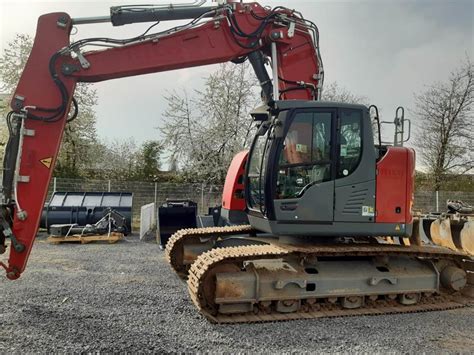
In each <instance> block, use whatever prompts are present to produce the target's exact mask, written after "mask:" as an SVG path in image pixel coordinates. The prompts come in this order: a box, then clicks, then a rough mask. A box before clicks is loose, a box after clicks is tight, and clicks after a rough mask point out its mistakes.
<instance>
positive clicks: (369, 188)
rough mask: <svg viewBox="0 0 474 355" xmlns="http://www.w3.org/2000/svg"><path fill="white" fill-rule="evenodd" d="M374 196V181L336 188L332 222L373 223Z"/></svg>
mask: <svg viewBox="0 0 474 355" xmlns="http://www.w3.org/2000/svg"><path fill="white" fill-rule="evenodd" d="M368 170H369V171H370V170H373V169H368ZM374 196H375V180H370V181H366V182H356V183H353V184H350V185H345V186H337V187H336V204H335V211H334V221H336V222H373V221H374V214H375V212H374V206H375V198H374Z"/></svg>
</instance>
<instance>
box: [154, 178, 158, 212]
mask: <svg viewBox="0 0 474 355" xmlns="http://www.w3.org/2000/svg"><path fill="white" fill-rule="evenodd" d="M154 202H155V208H156V203H157V202H158V182H156V181H155V199H154Z"/></svg>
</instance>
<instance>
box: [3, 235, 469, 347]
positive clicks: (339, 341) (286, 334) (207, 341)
mask: <svg viewBox="0 0 474 355" xmlns="http://www.w3.org/2000/svg"><path fill="white" fill-rule="evenodd" d="M1 276H2V278H0V287H1V296H0V300H1V306H0V307H1V310H0V353H11V352H16V353H25V352H34V353H37V352H41V353H50V352H83V351H85V352H97V351H102V352H118V351H129V352H136V351H143V352H203V351H210V352H252V353H253V352H265V353H279V352H285V353H288V352H341V351H349V352H356V351H357V352H359V351H360V352H388V351H391V352H419V351H423V352H432V351H436V352H446V351H453V352H474V330H473V329H474V308H472V307H471V308H463V309H458V310H452V311H444V312H430V313H419V314H403V315H389V316H373V317H367V316H365V317H352V318H332V319H319V320H301V321H291V322H281V323H266V324H241V325H225V326H222V325H213V324H210V323H209V322H208V321H206V320H205V319H204V318H203V317H202V316H200V315H199V314H198V313H197V311H196V310H195V308H194V306H193V305H192V304H191V301H190V300H189V299H188V294H187V290H186V285H185V283H183V282H182V281H181V280H179V279H178V277H177V276H175V275H174V274H173V272H172V271H171V269H170V268H169V266H168V265H167V263H166V261H165V259H164V253H163V251H161V250H160V249H159V248H158V245H157V244H155V243H153V242H140V241H138V238H137V237H128V238H127V239H126V240H125V241H123V242H119V243H117V244H112V245H109V244H95V243H91V244H87V245H80V244H61V245H50V244H47V243H46V241H45V239H44V237H40V238H38V240H37V241H36V244H35V246H34V248H33V251H32V253H31V257H30V262H29V267H28V268H27V270H26V272H25V273H24V274H23V276H22V277H21V278H20V279H19V280H16V281H8V280H7V279H6V278H4V275H3V273H2V275H1Z"/></svg>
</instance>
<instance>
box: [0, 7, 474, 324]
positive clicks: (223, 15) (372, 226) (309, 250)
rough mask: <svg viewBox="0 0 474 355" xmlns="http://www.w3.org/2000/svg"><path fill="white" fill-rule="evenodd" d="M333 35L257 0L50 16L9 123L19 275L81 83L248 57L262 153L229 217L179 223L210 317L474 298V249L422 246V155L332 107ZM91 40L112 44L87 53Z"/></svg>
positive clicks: (10, 194)
mask: <svg viewBox="0 0 474 355" xmlns="http://www.w3.org/2000/svg"><path fill="white" fill-rule="evenodd" d="M184 19H189V20H190V22H188V23H187V24H185V25H180V26H177V27H174V28H171V29H169V30H166V31H162V32H158V33H149V32H150V31H151V29H152V27H153V26H154V24H153V25H152V26H150V28H149V29H148V30H147V31H146V32H145V33H143V34H141V35H138V36H136V37H133V38H129V39H112V38H106V37H95V38H87V39H81V40H78V41H76V42H72V43H71V42H70V40H69V37H70V32H71V29H72V28H73V26H79V25H84V24H88V23H99V22H111V23H112V24H113V25H114V26H121V25H125V24H129V23H138V22H153V23H157V22H159V21H166V20H184ZM318 42H319V33H318V28H317V27H316V25H315V24H314V23H312V22H311V21H309V20H307V19H305V18H304V17H303V16H302V15H301V14H300V13H298V12H297V11H295V10H290V9H287V8H284V7H281V6H278V7H275V8H273V9H270V8H267V7H262V6H261V5H259V4H258V3H242V2H233V1H228V2H225V3H220V4H216V5H214V6H208V7H206V6H202V3H201V4H194V5H189V4H187V5H175V6H161V7H156V6H149V5H131V6H116V7H112V8H111V13H110V15H109V16H104V17H92V18H71V17H70V16H69V15H68V14H66V13H51V14H46V15H43V16H41V17H40V18H39V21H38V27H37V33H36V37H35V41H34V46H33V49H32V51H31V54H30V57H29V59H28V62H27V64H26V67H25V69H24V71H23V74H22V76H21V79H20V82H19V83H18V87H17V89H16V91H15V93H14V95H13V99H12V102H11V108H12V111H11V112H10V113H9V114H8V116H7V123H8V127H9V131H10V138H9V141H8V145H7V149H6V155H5V160H4V175H3V187H2V204H1V217H0V223H1V227H0V229H1V234H0V246H1V249H2V250H1V252H5V250H6V246H7V244H6V242H5V241H6V240H7V239H8V240H9V241H10V243H9V244H10V257H9V260H8V263H6V264H4V263H1V265H2V266H3V267H4V268H5V269H6V273H7V277H8V278H10V279H16V278H18V277H19V276H20V274H21V273H22V272H23V271H24V269H25V266H26V262H27V259H28V255H29V253H30V251H31V247H32V243H33V241H34V238H35V235H36V233H37V229H38V224H39V220H40V215H41V210H42V207H43V204H44V201H45V198H46V194H47V188H48V185H49V182H50V179H51V175H52V171H53V167H54V164H55V161H56V158H57V155H58V150H59V147H60V142H61V136H62V134H63V131H64V127H65V125H66V124H67V123H68V122H70V121H71V120H73V119H74V118H75V116H76V115H77V110H78V107H77V103H76V102H75V100H74V88H75V85H76V83H77V82H97V81H102V80H109V79H115V78H120V77H126V76H132V75H140V74H147V73H152V72H160V71H166V70H174V69H179V68H185V67H192V66H198V65H206V64H211V63H220V62H227V61H232V62H234V63H236V64H239V63H241V62H243V61H245V60H248V61H249V62H250V63H251V64H252V67H253V69H254V71H255V74H256V76H257V78H258V80H259V82H260V85H261V88H262V100H263V103H264V104H263V105H262V106H261V107H259V108H257V109H255V110H254V111H253V112H252V113H251V116H252V118H253V120H255V122H256V123H257V126H258V130H257V132H256V135H255V138H254V141H253V143H252V146H251V148H250V151H249V152H242V153H239V154H238V155H237V156H236V157H235V158H234V160H233V162H232V164H231V166H230V169H229V171H228V174H227V178H226V182H225V187H224V193H223V203H222V211H223V212H222V214H223V217H224V218H225V219H226V220H227V222H228V225H227V226H223V227H214V228H202V229H186V230H181V231H178V232H177V233H176V234H175V235H174V236H173V237H171V238H170V240H169V242H168V244H167V247H166V251H165V253H166V258H167V259H168V261H169V262H170V264H171V266H172V267H173V269H174V270H175V271H176V272H177V273H178V274H179V275H180V276H181V277H183V278H187V279H188V281H187V282H188V286H189V292H190V296H191V299H192V301H193V302H194V303H195V304H196V306H197V307H198V309H199V310H200V312H201V313H202V314H204V315H205V316H206V317H207V318H208V319H210V320H212V321H215V322H222V323H226V322H227V323H232V322H251V321H267V320H269V321H272V320H287V319H297V318H316V317H329V316H341V315H349V314H381V313H398V312H416V311H427V310H439V309H448V308H455V307H461V306H464V305H466V304H467V303H469V302H471V300H472V296H473V286H472V284H473V278H472V273H471V271H472V270H473V260H472V258H471V257H470V256H469V255H468V253H466V252H465V251H464V250H462V249H458V248H456V246H455V248H451V249H450V248H445V247H441V246H437V245H433V243H431V245H427V244H425V243H423V242H422V238H421V236H420V233H419V231H421V230H422V228H420V227H419V226H418V224H417V221H416V220H414V218H413V216H412V205H413V190H414V167H415V153H414V151H413V150H412V149H409V148H404V147H400V146H388V145H385V144H383V143H382V142H381V139H380V128H379V134H378V142H374V137H373V133H372V121H371V117H370V112H369V108H368V107H366V106H363V105H354V104H344V103H335V102H322V101H319V99H320V96H321V90H322V83H323V75H324V72H323V65H322V60H321V56H320V53H319V44H318ZM92 47H99V49H97V48H96V50H85V48H88V49H90V48H92ZM266 62H269V63H271V71H272V78H270V76H269V74H268V72H267V69H266V67H265V63H266ZM71 106H72V107H73V109H72V110H71ZM70 111H72V112H70ZM402 121H403V120H402ZM376 122H377V123H378V125H379V126H380V120H379V119H378V115H376ZM398 123H400V122H398ZM399 126H400V125H399ZM396 127H397V124H396ZM393 240H397V241H398V244H393ZM389 241H390V242H391V243H390V242H389Z"/></svg>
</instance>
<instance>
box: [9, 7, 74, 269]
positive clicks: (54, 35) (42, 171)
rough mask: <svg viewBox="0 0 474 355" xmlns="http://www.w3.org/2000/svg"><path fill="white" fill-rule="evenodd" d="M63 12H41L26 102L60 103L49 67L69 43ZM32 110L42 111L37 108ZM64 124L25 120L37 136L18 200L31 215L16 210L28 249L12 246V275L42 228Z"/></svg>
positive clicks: (24, 163)
mask: <svg viewBox="0 0 474 355" xmlns="http://www.w3.org/2000/svg"><path fill="white" fill-rule="evenodd" d="M61 16H65V17H66V18H68V19H69V16H68V15H67V14H65V13H53V14H48V15H44V16H41V17H40V18H39V20H38V27H37V32H36V37H35V42H34V44H33V49H32V51H31V53H30V56H29V58H28V62H27V63H26V66H25V69H24V70H23V74H22V76H21V79H20V81H19V84H18V86H17V88H16V91H15V95H20V96H23V97H24V98H25V101H24V105H25V106H29V105H35V106H43V107H57V106H59V104H60V102H61V98H60V94H59V92H58V89H57V87H56V85H55V84H54V83H53V81H52V80H51V76H50V74H49V70H48V64H49V59H50V57H51V56H52V55H53V54H54V53H55V52H56V51H57V50H58V49H59V48H62V47H64V46H67V45H68V44H69V32H70V30H71V24H70V22H69V25H68V26H67V27H66V28H60V27H58V26H57V24H56V22H57V20H58V18H59V17H61ZM63 80H64V84H65V85H66V88H67V90H68V91H69V92H74V87H75V84H76V80H75V79H71V78H63ZM71 97H72V95H71ZM69 103H70V102H69ZM30 111H31V112H33V113H36V114H41V113H38V112H35V111H34V110H30ZM64 126H65V118H64V117H63V119H61V120H59V121H57V122H52V123H44V122H39V121H33V120H26V121H25V128H27V129H33V130H34V131H35V135H34V137H29V136H25V137H24V140H23V148H22V155H21V164H20V175H23V176H29V177H30V182H28V183H18V203H19V204H20V207H21V208H22V210H24V211H26V213H27V215H28V217H27V218H26V220H24V221H20V220H18V218H16V214H15V219H14V221H13V234H14V235H15V236H16V237H17V239H18V241H19V242H20V243H22V244H24V245H25V251H23V252H22V253H17V252H16V251H15V250H14V249H13V248H10V258H9V260H8V268H7V272H8V277H9V278H16V277H18V276H20V273H21V272H22V271H23V270H24V269H25V266H26V261H27V260H28V256H29V254H30V251H31V247H32V245H33V241H34V238H35V236H36V233H37V231H38V225H39V222H40V217H41V212H42V209H43V205H44V202H45V199H46V194H47V192H48V186H49V182H50V180H51V175H52V173H53V168H54V162H55V161H56V157H57V155H58V150H59V145H60V142H61V137H62V135H63V131H64ZM50 157H51V158H53V164H52V165H51V168H50V169H48V168H47V167H45V166H44V165H43V164H42V163H41V162H40V160H41V159H45V158H50Z"/></svg>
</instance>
